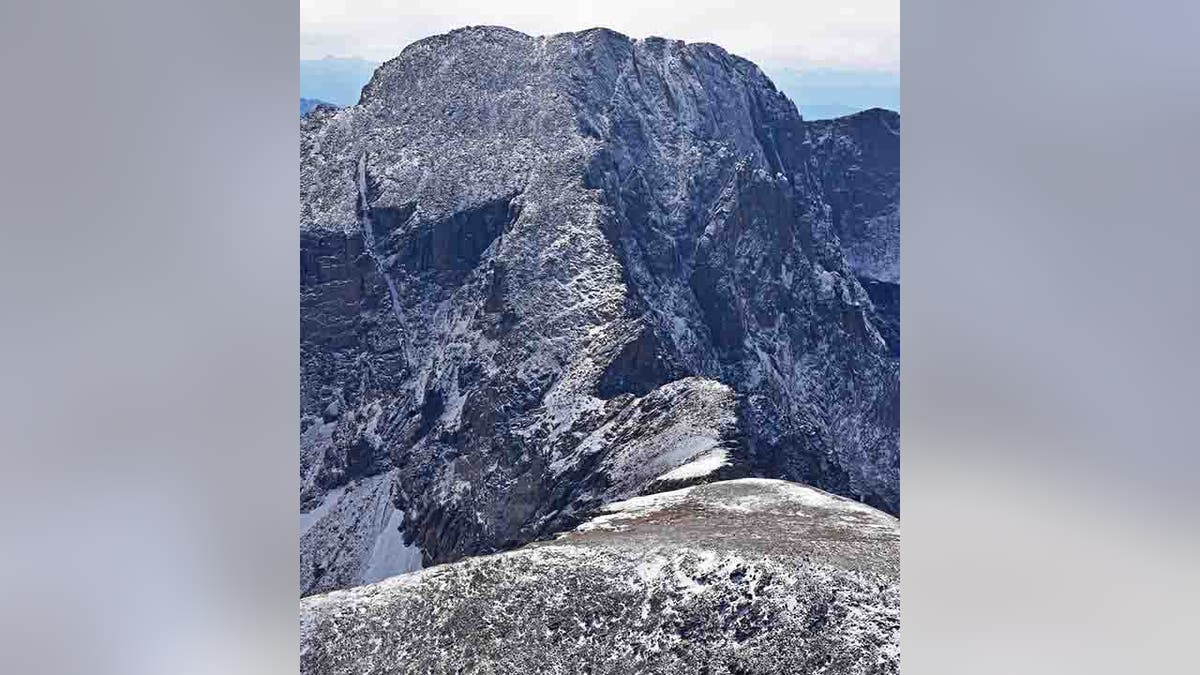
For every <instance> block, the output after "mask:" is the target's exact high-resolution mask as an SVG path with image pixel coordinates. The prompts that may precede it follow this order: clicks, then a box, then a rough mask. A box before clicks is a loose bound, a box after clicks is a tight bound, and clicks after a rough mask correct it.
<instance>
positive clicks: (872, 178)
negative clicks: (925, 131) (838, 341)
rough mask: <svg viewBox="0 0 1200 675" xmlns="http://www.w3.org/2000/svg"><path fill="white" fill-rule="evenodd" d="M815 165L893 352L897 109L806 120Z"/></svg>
mask: <svg viewBox="0 0 1200 675" xmlns="http://www.w3.org/2000/svg"><path fill="white" fill-rule="evenodd" d="M807 127H808V133H809V142H810V143H811V145H812V148H813V157H814V162H813V164H814V167H815V171H816V172H817V173H818V175H819V176H820V180H821V184H822V187H823V196H824V199H825V201H826V203H827V204H829V208H830V217H831V220H832V222H833V226H834V231H835V232H836V233H837V236H838V239H839V241H840V242H841V245H842V250H843V251H844V252H845V255H846V261H847V263H848V264H849V265H850V268H851V269H852V270H853V271H854V274H855V275H856V276H857V277H858V280H859V282H860V283H861V284H862V286H863V288H865V289H866V291H867V294H868V295H869V296H870V297H871V302H872V303H873V304H874V305H875V308H876V309H877V310H878V317H877V321H876V325H877V327H878V328H879V331H880V334H881V335H883V337H884V339H885V340H886V341H887V344H888V348H889V351H890V353H891V354H892V356H894V357H897V358H898V357H899V356H900V115H899V113H895V112H892V111H890V110H881V109H879V108H874V109H871V110H866V111H863V112H861V113H857V114H854V115H849V116H846V117H841V118H838V119H834V120H821V121H817V122H809V123H807Z"/></svg>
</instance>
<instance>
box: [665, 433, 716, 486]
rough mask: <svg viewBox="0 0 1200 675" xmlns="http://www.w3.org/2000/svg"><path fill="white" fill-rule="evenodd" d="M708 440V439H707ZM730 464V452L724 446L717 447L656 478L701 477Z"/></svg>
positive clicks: (671, 479)
mask: <svg viewBox="0 0 1200 675" xmlns="http://www.w3.org/2000/svg"><path fill="white" fill-rule="evenodd" d="M706 440H708V439H706ZM728 464H729V453H728V452H726V451H725V450H724V449H723V448H717V449H716V450H713V451H712V452H709V453H706V454H704V455H701V456H700V458H699V459H695V460H692V461H691V462H688V463H687V464H684V465H683V466H681V467H678V468H676V469H672V470H670V471H668V472H666V473H664V474H663V475H661V476H659V477H658V478H657V479H656V480H661V481H674V480H689V479H692V478H699V477H701V476H707V475H709V474H711V473H714V472H715V471H716V470H717V469H720V468H721V467H723V466H727V465H728Z"/></svg>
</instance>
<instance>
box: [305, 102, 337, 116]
mask: <svg viewBox="0 0 1200 675" xmlns="http://www.w3.org/2000/svg"><path fill="white" fill-rule="evenodd" d="M319 105H329V106H332V105H333V104H332V103H327V102H325V101H322V100H320V99H315V98H301V99H300V116H301V117H304V116H305V115H307V114H308V113H310V112H312V110H313V108H316V107H317V106H319ZM334 107H339V106H334Z"/></svg>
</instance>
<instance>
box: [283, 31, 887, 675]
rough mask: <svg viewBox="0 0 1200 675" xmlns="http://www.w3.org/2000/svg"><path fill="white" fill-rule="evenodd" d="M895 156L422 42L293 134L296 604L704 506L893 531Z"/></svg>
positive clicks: (679, 66)
mask: <svg viewBox="0 0 1200 675" xmlns="http://www.w3.org/2000/svg"><path fill="white" fill-rule="evenodd" d="M893 122H894V124H893ZM888 125H891V126H888ZM888 129H894V130H896V131H897V132H898V129H899V122H898V116H897V117H895V118H894V119H892V118H889V117H888V116H887V115H886V114H881V113H879V112H875V111H872V112H871V114H869V115H866V116H865V117H864V118H863V120H862V121H861V123H860V122H854V121H851V122H845V123H838V124H825V123H805V122H803V121H801V118H800V116H799V114H798V113H797V111H796V107H795V106H794V105H793V104H792V102H791V101H790V100H788V98H787V97H786V96H784V95H783V94H782V93H780V92H779V91H778V90H777V89H776V88H775V86H774V85H773V84H772V82H771V81H770V80H769V79H768V78H767V77H766V76H765V75H764V74H763V73H762V71H760V70H759V69H758V67H757V66H755V65H754V64H752V63H750V62H749V61H746V60H744V59H741V58H739V57H736V56H733V55H731V54H729V53H727V52H725V51H724V50H722V49H721V48H719V47H717V46H715V45H710V44H685V43H683V42H678V41H670V40H665V39H661V38H647V39H644V40H632V39H630V38H628V37H626V36H623V35H621V34H619V33H615V32H613V31H609V30H605V29H594V30H589V31H583V32H580V33H567V34H561V35H554V36H547V37H531V36H527V35H524V34H522V33H518V32H516V31H512V30H508V29H504V28H497V27H472V28H466V29H461V30H457V31H454V32H452V33H449V34H446V35H439V36H435V37H431V38H428V39H425V40H421V41H419V42H417V43H414V44H412V45H410V46H409V47H407V48H406V49H405V50H404V51H403V52H402V53H401V54H400V55H399V56H398V57H397V58H395V59H393V60H391V61H389V62H387V63H385V64H383V65H382V66H380V67H379V69H378V70H377V71H376V72H375V74H374V75H373V77H372V78H371V80H370V82H369V83H368V84H367V85H366V86H365V87H364V88H363V90H362V96H361V100H360V101H359V102H358V103H357V105H353V106H351V107H347V108H343V109H338V110H335V109H331V108H324V107H321V108H317V109H316V110H314V111H313V112H311V113H310V114H309V115H307V116H306V117H304V119H303V120H302V121H301V165H300V171H301V223H300V225H301V228H300V230H301V231H300V285H301V401H300V405H301V414H302V419H301V443H300V444H301V475H300V479H301V488H300V492H301V494H300V497H301V509H302V515H301V532H302V534H301V557H300V565H301V569H300V574H301V589H300V590H301V594H302V595H312V594H316V593H322V592H325V591H329V590H333V589H339V588H347V587H351V586H356V585H359V584H363V583H366V582H369V581H372V580H375V579H379V578H383V577H386V576H388V575H391V574H396V573H400V572H408V571H412V570H415V569H418V568H420V567H429V566H431V565H438V564H442V563H450V562H454V561H460V560H463V559H464V558H468V557H471V556H480V555H485V554H490V553H494V552H498V551H511V550H514V549H518V548H519V547H521V546H522V545H525V544H528V543H530V542H534V541H540V540H545V539H547V538H549V537H553V536H555V535H556V534H559V533H563V532H569V531H571V530H573V529H574V528H576V527H578V526H580V525H581V524H583V523H585V522H586V521H588V519H589V518H590V517H591V516H592V515H593V514H594V513H596V512H597V510H598V509H601V508H603V507H604V506H605V505H606V504H612V503H614V502H619V501H621V500H626V499H630V498H634V497H636V496H638V495H645V494H651V493H655V492H663V491H671V490H676V489H680V488H683V487H686V486H689V485H695V484H699V483H716V482H718V481H729V480H735V481H736V480H739V479H743V478H746V477H763V478H771V479H784V480H787V481H795V482H799V483H806V484H809V485H812V486H815V487H817V488H820V489H823V490H826V491H829V492H832V493H836V494H839V495H844V496H847V497H851V498H853V499H856V500H859V501H861V502H864V503H866V504H869V505H871V506H873V507H877V508H879V509H882V510H884V511H887V512H890V513H892V514H897V513H898V512H899V361H898V358H897V356H896V355H897V354H898V349H899V342H898V341H899V332H898V324H897V330H896V331H895V333H894V334H893V333H891V332H889V330H890V329H889V326H890V323H889V322H890V321H891V319H890V318H889V317H890V316H891V315H890V314H889V312H891V311H892V308H891V307H890V306H889V305H887V304H886V303H881V302H877V301H876V300H874V299H873V296H872V295H871V293H870V291H869V290H868V289H867V288H865V287H864V285H863V282H862V281H860V279H866V280H867V281H868V282H873V281H875V280H877V279H878V280H879V281H880V282H881V283H888V284H893V285H895V287H896V289H897V300H898V264H897V265H895V266H894V272H895V278H892V276H890V272H891V271H893V267H892V266H889V265H890V262H889V261H898V250H899V249H898V246H899V241H898V239H897V238H894V237H891V236H890V232H891V230H890V229H889V228H890V227H891V226H892V224H893V221H892V220H889V218H891V217H892V216H891V215H888V214H889V213H890V214H893V215H894V214H896V213H898V211H896V210H895V209H894V208H893V209H892V210H891V211H888V207H887V205H886V204H884V202H887V201H888V200H892V202H891V203H892V205H893V207H894V206H895V204H896V203H897V201H896V199H897V196H898V193H897V192H896V190H895V189H893V188H894V187H895V186H894V185H891V184H888V183H887V180H886V176H888V175H893V174H895V175H896V176H898V153H897V154H895V156H893V154H890V153H891V151H890V148H891V147H892V146H891V145H889V144H890V143H891V140H889V137H888V136H886V135H885V134H887V133H889V132H888ZM897 142H898V141H897ZM893 164H895V166H893ZM839 167H840V168H839ZM844 172H849V173H850V174H853V175H852V176H847V175H843V173H844ZM863 219H865V220H863ZM894 224H895V225H896V227H898V219H897V220H895V221H894ZM839 233H844V234H845V235H846V241H845V242H843V241H842V239H841V237H840V236H839ZM856 237H857V238H856ZM876 237H878V239H877V240H876ZM872 275H874V276H872ZM895 317H896V319H897V321H898V303H897V304H896V306H895ZM890 341H894V343H893V342H890ZM781 489H782V488H781ZM797 489H800V488H797ZM701 494H704V493H703V492H702V493H701ZM764 519H766V520H769V517H768V516H766V515H764V516H763V517H762V518H758V519H752V520H751V521H748V522H747V523H743V526H748V527H757V526H758V524H757V521H761V520H764ZM814 532H815V531H814V530H811V529H807V530H803V531H802V532H800V533H799V534H798V535H797V536H799V537H801V539H803V537H805V536H809V535H812V534H813V533H814ZM806 533H807V534H806ZM746 536H748V537H753V533H747V534H746ZM798 541H799V540H798ZM810 543H811V545H813V546H816V545H818V543H817V542H816V541H815V540H814V541H813V542H810ZM797 545H798V546H799V545H801V544H799V543H798V544H797ZM538 546H541V544H538V545H535V547H534V548H532V549H530V548H526V549H521V550H522V551H531V550H532V551H537V550H541V549H540V548H538ZM506 555H507V554H506ZM512 555H518V554H517V552H514V553H513V554H512ZM521 555H525V554H521ZM496 559H497V558H487V559H486V560H496ZM500 559H501V560H512V559H514V558H500ZM515 559H517V560H522V559H523V558H520V557H519V556H518V557H517V558H515ZM476 564H478V565H485V564H486V563H483V562H478V561H474V560H467V561H464V562H462V563H460V565H464V566H460V567H455V566H451V567H439V568H438V569H439V570H447V569H459V570H462V569H474V568H472V567H471V565H476ZM614 564H617V563H614ZM627 571H628V570H627V569H626V568H624V567H620V568H614V570H613V573H614V574H625V572H627ZM597 573H599V572H597ZM441 574H455V573H450V572H439V573H437V574H435V573H434V571H433V570H430V571H428V572H422V573H421V574H419V575H415V576H414V578H415V579H441V578H443V577H442V576H439V575H441ZM548 574H550V573H549V572H548ZM548 578H549V577H548ZM579 582H580V583H583V582H584V581H583V579H582V578H580V580H579ZM384 583H385V584H391V583H392V582H384ZM397 583H398V584H399V585H400V586H404V587H405V588H408V586H407V584H409V583H412V584H414V586H413V588H418V589H420V588H425V586H423V585H422V584H423V583H424V582H420V583H418V582H416V581H411V580H410V581H405V582H397ZM394 585H395V584H393V586H394ZM391 587H392V586H389V588H391ZM363 592H364V593H367V592H368V591H363ZM413 592H414V593H418V594H420V593H424V592H425V591H421V590H418V591H413ZM430 592H433V591H430ZM406 593H407V591H406ZM330 597H333V596H330ZM337 597H339V598H346V597H360V596H337ZM406 597H407V596H406ZM330 602H333V601H332V600H330ZM339 602H340V601H339ZM403 602H408V601H407V600H405V601H403ZM414 602H415V601H414ZM465 602H466V601H465V600H464V603H465ZM319 604H320V603H316V602H315V601H314V604H311V605H306V606H307V607H316V606H318V605H319ZM321 606H324V605H321ZM414 606H416V605H414ZM458 607H459V609H458V610H455V611H460V612H475V611H476V608H475V607H474V606H472V605H469V604H463V605H459V606H458ZM363 630H366V629H365V628H363ZM839 639H840V638H839ZM337 658H341V657H337ZM339 663H340V661H339Z"/></svg>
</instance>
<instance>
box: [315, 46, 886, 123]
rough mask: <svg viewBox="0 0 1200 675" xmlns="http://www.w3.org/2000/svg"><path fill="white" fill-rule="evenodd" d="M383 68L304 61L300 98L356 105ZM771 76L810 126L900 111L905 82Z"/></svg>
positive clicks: (779, 68) (867, 75)
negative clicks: (878, 110)
mask: <svg viewBox="0 0 1200 675" xmlns="http://www.w3.org/2000/svg"><path fill="white" fill-rule="evenodd" d="M378 66H379V64H378V63H375V62H372V61H366V60H363V59H335V58H333V57H326V58H324V59H320V60H301V61H300V95H301V96H304V97H316V98H323V99H325V100H329V101H334V102H336V103H335V104H336V105H341V106H346V105H354V104H355V103H357V102H358V95H359V92H360V91H361V90H362V88H363V86H365V85H366V84H367V82H369V81H370V80H371V76H372V75H374V73H375V69H376V68H377V67H378ZM765 70H766V73H767V75H769V76H770V77H771V80H772V81H773V82H775V85H776V86H777V87H779V90H780V91H782V92H783V93H784V94H786V95H787V96H788V98H790V99H792V101H794V102H795V103H796V108H797V109H798V110H799V111H800V114H801V115H802V116H803V117H804V119H806V120H825V119H832V118H835V117H843V116H845V115H852V114H854V113H856V112H860V111H862V110H867V109H869V108H887V109H891V110H899V109H900V77H899V76H898V75H896V74H892V73H877V72H871V71H862V70H835V69H828V68H825V69H815V70H797V69H795V68H792V67H787V66H784V65H778V64H775V65H768V66H766V67H765Z"/></svg>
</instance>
